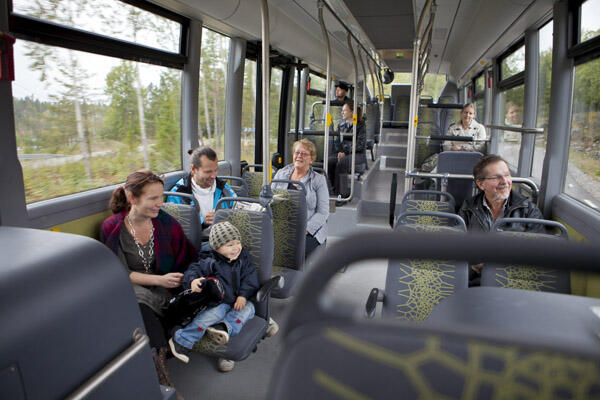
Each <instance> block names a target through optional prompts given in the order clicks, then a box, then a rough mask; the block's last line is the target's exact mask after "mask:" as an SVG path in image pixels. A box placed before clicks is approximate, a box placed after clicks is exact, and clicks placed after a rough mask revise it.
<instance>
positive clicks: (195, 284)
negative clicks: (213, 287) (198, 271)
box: [190, 277, 206, 293]
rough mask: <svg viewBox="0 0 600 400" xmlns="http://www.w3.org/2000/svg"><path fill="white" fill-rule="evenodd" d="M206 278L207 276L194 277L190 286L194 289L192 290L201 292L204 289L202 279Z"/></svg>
mask: <svg viewBox="0 0 600 400" xmlns="http://www.w3.org/2000/svg"><path fill="white" fill-rule="evenodd" d="M205 279H206V278H203V277H200V278H196V279H194V280H193V281H192V283H190V288H191V289H192V292H194V293H200V292H201V291H202V281H203V280H205Z"/></svg>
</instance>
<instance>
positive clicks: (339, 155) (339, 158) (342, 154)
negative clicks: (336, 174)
mask: <svg viewBox="0 0 600 400" xmlns="http://www.w3.org/2000/svg"><path fill="white" fill-rule="evenodd" d="M345 155H346V153H342V152H341V151H340V152H339V153H338V154H337V157H338V161H340V160H341V159H342V158H343V157H344V156H345Z"/></svg>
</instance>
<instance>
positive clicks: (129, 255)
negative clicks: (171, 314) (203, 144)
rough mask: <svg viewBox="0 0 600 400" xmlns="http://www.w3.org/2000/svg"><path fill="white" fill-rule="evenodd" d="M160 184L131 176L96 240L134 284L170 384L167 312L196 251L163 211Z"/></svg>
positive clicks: (161, 372) (162, 377) (145, 174)
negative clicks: (111, 254)
mask: <svg viewBox="0 0 600 400" xmlns="http://www.w3.org/2000/svg"><path fill="white" fill-rule="evenodd" d="M163 190H164V182H163V180H162V179H161V178H160V177H159V176H157V175H155V174H154V173H152V171H148V170H143V171H137V172H134V173H132V174H130V175H129V176H128V177H127V181H126V182H125V185H123V186H120V187H118V188H117V189H115V191H114V192H113V194H112V197H111V199H110V207H111V209H112V211H113V213H114V215H113V216H112V217H109V218H107V219H106V220H105V221H104V222H103V223H102V228H101V231H100V240H101V241H102V243H104V244H105V245H106V246H107V247H108V248H109V249H111V250H112V251H113V252H114V253H115V254H116V255H117V257H119V259H120V260H121V262H122V263H123V265H124V266H125V268H126V269H127V271H128V272H129V279H130V280H131V283H132V284H133V290H134V293H135V296H136V299H137V302H138V304H139V307H140V310H141V314H142V318H143V320H144V326H145V327H146V332H147V333H148V336H149V337H150V347H151V348H152V354H153V358H154V363H155V366H156V369H157V373H158V377H159V382H160V383H161V384H162V385H166V386H173V384H172V383H171V380H170V378H169V372H168V370H167V366H166V355H167V346H168V343H167V332H168V330H169V329H170V328H171V327H170V326H167V322H166V318H165V311H166V309H167V306H168V304H169V300H170V299H171V298H172V297H173V293H174V292H175V291H177V290H178V289H179V288H180V287H181V283H182V281H183V272H184V271H185V270H186V269H187V268H188V266H189V265H190V263H191V262H193V261H195V260H196V259H197V251H196V249H195V248H194V246H193V245H192V244H191V243H190V241H189V240H188V239H187V238H186V237H185V234H184V233H183V229H182V228H181V225H179V223H178V222H177V221H176V220H175V219H174V218H173V217H171V216H170V215H169V214H167V213H166V212H164V211H162V210H161V206H162V203H163Z"/></svg>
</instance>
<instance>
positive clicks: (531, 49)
mask: <svg viewBox="0 0 600 400" xmlns="http://www.w3.org/2000/svg"><path fill="white" fill-rule="evenodd" d="M538 40H539V38H538V31H537V29H532V30H528V31H527V32H525V95H524V99H523V100H524V102H523V128H535V127H536V125H537V94H538V93H537V92H538V91H537V87H538V64H539V43H538ZM534 148H535V135H533V134H523V135H522V136H521V150H520V152H519V167H518V171H517V174H518V175H519V176H522V177H527V176H531V167H532V165H533V151H534Z"/></svg>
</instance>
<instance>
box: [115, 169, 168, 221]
mask: <svg viewBox="0 0 600 400" xmlns="http://www.w3.org/2000/svg"><path fill="white" fill-rule="evenodd" d="M150 183H160V184H161V185H163V186H164V185H165V182H164V181H163V180H162V178H161V177H160V176H158V175H156V174H155V173H154V172H152V171H150V170H149V169H144V170H141V171H135V172H134V173H132V174H129V176H128V177H127V180H126V181H125V184H124V185H122V186H119V187H118V188H116V189H115V191H114V192H113V194H112V196H111V198H110V209H111V210H112V212H113V213H114V214H117V213H120V212H123V211H125V210H128V209H129V208H130V207H131V204H129V202H128V201H127V195H126V194H125V193H126V192H130V193H131V194H132V195H133V197H140V196H141V195H142V193H143V192H144V187H146V185H148V184H150Z"/></svg>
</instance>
